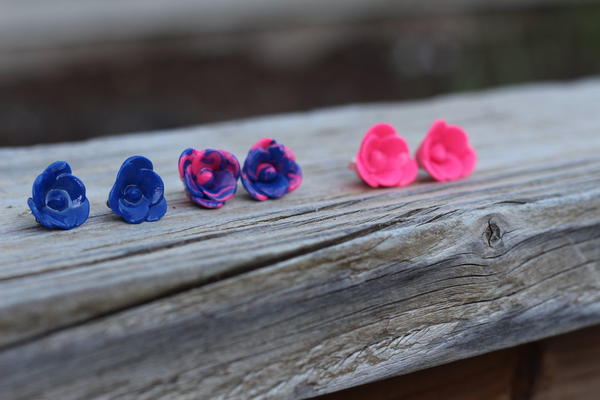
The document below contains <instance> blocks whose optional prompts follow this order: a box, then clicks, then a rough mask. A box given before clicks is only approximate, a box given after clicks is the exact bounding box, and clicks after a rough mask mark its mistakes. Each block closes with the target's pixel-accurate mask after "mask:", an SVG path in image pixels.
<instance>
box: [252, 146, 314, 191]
mask: <svg viewBox="0 0 600 400" xmlns="http://www.w3.org/2000/svg"><path fill="white" fill-rule="evenodd" d="M301 183H302V169H301V168H300V166H299V165H298V164H297V163H296V157H295V156H294V153H293V152H292V150H290V148H289V147H287V146H284V145H283V144H279V143H277V142H276V141H275V140H273V139H270V138H264V139H261V140H259V141H258V142H256V144H254V146H252V147H251V148H250V151H249V152H248V156H247V157H246V160H245V161H244V167H243V168H242V184H243V185H244V188H246V190H247V191H248V193H249V194H250V196H251V197H252V198H253V199H254V200H259V201H263V200H267V199H278V198H280V197H282V196H284V195H285V194H287V193H290V192H293V191H294V190H296V189H297V188H298V187H299V186H300V184H301Z"/></svg>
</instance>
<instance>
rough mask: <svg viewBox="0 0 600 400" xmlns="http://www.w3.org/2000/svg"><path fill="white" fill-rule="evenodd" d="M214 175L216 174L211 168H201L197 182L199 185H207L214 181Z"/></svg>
mask: <svg viewBox="0 0 600 400" xmlns="http://www.w3.org/2000/svg"><path fill="white" fill-rule="evenodd" d="M213 177H214V174H213V171H212V170H211V169H208V168H202V170H200V173H199V174H197V175H196V183H198V185H206V184H207V183H209V182H210V181H212V179H213Z"/></svg>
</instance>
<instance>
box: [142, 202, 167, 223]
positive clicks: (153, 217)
mask: <svg viewBox="0 0 600 400" xmlns="http://www.w3.org/2000/svg"><path fill="white" fill-rule="evenodd" d="M166 212H167V200H166V199H165V198H164V197H163V198H162V199H161V201H159V202H158V203H157V204H154V205H152V206H150V211H149V212H148V216H147V217H146V221H149V222H153V221H158V220H159V219H161V218H162V217H163V216H164V215H165V213H166Z"/></svg>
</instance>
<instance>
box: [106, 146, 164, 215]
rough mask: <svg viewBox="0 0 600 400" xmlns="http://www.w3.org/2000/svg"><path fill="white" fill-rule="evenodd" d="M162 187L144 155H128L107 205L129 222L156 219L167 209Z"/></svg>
mask: <svg viewBox="0 0 600 400" xmlns="http://www.w3.org/2000/svg"><path fill="white" fill-rule="evenodd" d="M164 191H165V186H164V184H163V181H162V179H161V178H160V176H159V175H158V174H157V173H156V172H154V171H153V166H152V162H151V161H150V160H148V159H147V158H146V157H142V156H133V157H129V158H128V159H127V160H125V161H124V162H123V165H121V169H119V172H118V174H117V179H116V181H115V184H114V185H113V188H112V190H111V191H110V194H109V195H108V201H107V202H106V205H107V206H108V207H109V208H110V209H111V210H112V211H113V213H115V214H116V215H118V216H120V217H121V218H123V220H125V222H129V223H130V224H139V223H141V222H144V221H150V222H152V221H158V220H159V219H161V218H162V217H163V215H165V213H166V212H167V200H166V199H165V198H164Z"/></svg>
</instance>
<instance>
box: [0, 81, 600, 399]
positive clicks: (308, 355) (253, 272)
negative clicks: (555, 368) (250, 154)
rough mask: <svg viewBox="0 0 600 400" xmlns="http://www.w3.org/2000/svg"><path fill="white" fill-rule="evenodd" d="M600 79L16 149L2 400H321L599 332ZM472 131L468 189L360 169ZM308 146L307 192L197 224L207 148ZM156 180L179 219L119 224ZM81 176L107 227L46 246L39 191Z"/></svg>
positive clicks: (232, 207)
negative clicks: (368, 138) (379, 134)
mask: <svg viewBox="0 0 600 400" xmlns="http://www.w3.org/2000/svg"><path fill="white" fill-rule="evenodd" d="M599 100H600V81H598V80H591V81H583V82H578V83H572V84H555V85H554V84H548V85H540V86H530V87H527V86H526V87H515V88H509V89H502V90H496V91H490V92H484V93H480V94H468V95H456V96H450V97H443V98H439V99H433V100H428V101H421V102H413V103H403V104H387V105H386V104H380V105H361V106H358V105H357V106H348V107H342V108H337V109H332V110H325V111H315V112H310V113H301V114H294V115H284V116H273V117H265V118H259V119H254V120H247V121H238V122H231V123H224V124H218V125H210V126H202V127H197V128H190V129H185V130H180V131H176V132H158V133H153V134H143V135H130V136H125V137H120V138H109V139H98V140H92V141H89V142H84V143H76V144H63V145H53V146H38V147H31V148H19V149H2V150H0V191H1V196H0V219H1V221H2V225H1V228H0V345H1V350H0V371H1V373H0V392H2V393H3V398H8V399H13V398H14V399H31V398H38V397H41V396H42V394H43V395H45V396H47V397H49V398H61V399H75V398H86V399H101V398H119V399H129V398H131V399H134V398H135V399H157V398H194V399H197V398H211V399H226V398H227V399H229V398H258V399H270V398H277V399H280V398H286V399H292V398H302V397H308V396H312V395H317V394H321V393H327V392H331V391H335V390H339V389H343V388H346V387H350V386H354V385H357V384H361V383H366V382H369V381H372V380H376V379H381V378H385V377H388V376H393V375H397V374H402V373H408V372H411V371H415V370H419V369H423V368H427V367H430V366H434V365H438V364H442V363H445V362H448V361H452V360H457V359H461V358H465V357H469V356H473V355H476V354H480V353H485V352H489V351H492V350H495V349H500V348H504V347H508V346H513V345H515V344H519V343H524V342H528V341H532V340H536V339H539V338H542V337H546V336H550V335H554V334H558V333H562V332H566V331H570V330H573V329H577V328H579V327H583V326H587V325H591V324H595V323H598V322H600V290H599V289H600V185H599V184H600V117H599V116H598V101H599ZM438 117H443V118H446V119H448V120H449V121H451V122H453V123H457V124H461V125H463V126H464V127H465V128H466V129H467V130H468V131H469V132H470V133H471V137H472V142H473V144H474V146H475V147H476V148H477V149H478V151H479V155H480V164H479V168H478V170H477V172H476V173H475V174H474V175H473V176H472V177H471V178H469V179H468V180H465V181H461V182H455V183H449V184H439V183H434V182H431V181H429V180H428V179H427V178H426V177H422V178H421V179H420V181H419V182H418V183H417V184H415V185H413V186H410V187H407V188H400V189H385V190H372V189H369V188H367V187H365V186H364V185H362V184H361V183H360V182H359V181H358V180H357V178H356V177H355V176H354V174H353V173H352V172H351V171H348V170H347V169H346V168H345V166H346V164H347V161H348V159H349V158H351V157H352V155H353V153H354V152H355V151H356V149H357V147H358V144H359V142H360V138H361V136H362V133H363V132H364V131H365V130H366V129H367V128H368V126H369V125H371V124H372V123H375V122H379V121H388V122H391V123H394V124H395V125H396V126H397V128H398V129H399V131H400V132H402V133H403V134H405V136H406V138H407V140H408V141H409V143H410V144H411V146H412V148H415V147H416V145H417V144H418V142H419V140H420V138H421V137H422V135H423V134H424V132H425V131H426V129H427V128H428V126H429V124H430V123H431V122H432V120H433V119H435V118H438ZM264 136H271V137H275V138H277V139H279V140H280V141H282V142H284V143H286V144H288V145H289V146H290V147H292V148H293V149H294V150H295V152H296V154H297V157H298V159H299V160H300V162H301V164H302V165H303V167H304V171H305V182H304V184H303V186H302V187H301V188H300V189H299V190H298V191H296V192H294V193H293V194H291V195H289V196H287V197H285V198H284V199H282V200H279V201H272V202H263V203H256V202H253V201H251V200H250V199H249V197H248V196H247V195H245V194H244V193H243V191H242V192H240V194H239V195H238V196H237V197H236V198H235V199H233V200H232V201H230V202H229V203H228V204H227V205H226V207H224V208H223V209H221V210H218V211H215V210H201V209H198V208H196V207H194V206H193V205H191V204H189V203H188V202H187V201H186V200H185V197H184V195H183V192H182V190H181V184H180V183H179V182H178V177H177V172H176V162H177V157H178V156H179V153H180V151H181V150H182V149H183V148H185V147H188V146H195V147H199V148H202V147H219V148H226V149H229V150H231V151H232V152H234V153H235V154H237V155H239V156H240V158H242V159H243V155H244V153H245V151H246V150H247V148H248V147H249V146H250V145H251V144H252V143H253V142H254V141H256V140H257V139H258V138H260V137H264ZM132 154H143V155H146V156H148V157H149V158H151V159H152V160H153V161H154V164H155V168H156V170H157V171H158V172H159V173H160V174H161V175H162V177H163V179H164V181H165V184H166V188H167V189H166V190H167V193H166V196H167V199H168V201H169V204H170V207H169V211H168V214H167V215H166V216H165V218H164V219H163V220H161V221H160V222H157V223H145V224H143V225H141V226H132V225H127V224H124V223H122V222H120V221H119V220H118V219H117V218H116V217H114V216H112V215H111V214H110V213H109V211H108V209H106V207H105V205H104V202H105V198H106V196H107V193H108V191H109V190H110V187H111V185H112V181H113V179H114V176H115V173H116V169H117V168H118V166H119V164H120V162H121V161H122V160H123V159H125V158H126V157H127V156H129V155H132ZM55 159H65V160H68V161H69V162H70V163H71V165H72V167H73V169H74V172H75V173H76V174H77V175H78V176H79V177H80V178H82V179H83V181H84V182H85V183H86V184H87V187H88V195H89V198H90V201H91V203H92V215H91V217H90V219H89V221H88V222H87V223H86V224H85V225H83V226H81V227H80V228H78V229H75V230H72V231H68V232H57V231H48V230H46V229H44V228H41V227H39V226H37V225H36V224H35V223H34V221H33V218H32V216H31V215H30V214H29V213H28V212H27V210H26V206H25V200H26V198H27V196H28V195H29V192H30V190H31V189H30V185H31V182H32V180H33V178H34V177H35V175H36V174H37V173H39V171H41V170H42V169H43V168H44V167H45V166H46V165H47V164H48V163H50V162H51V161H53V160H55Z"/></svg>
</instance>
